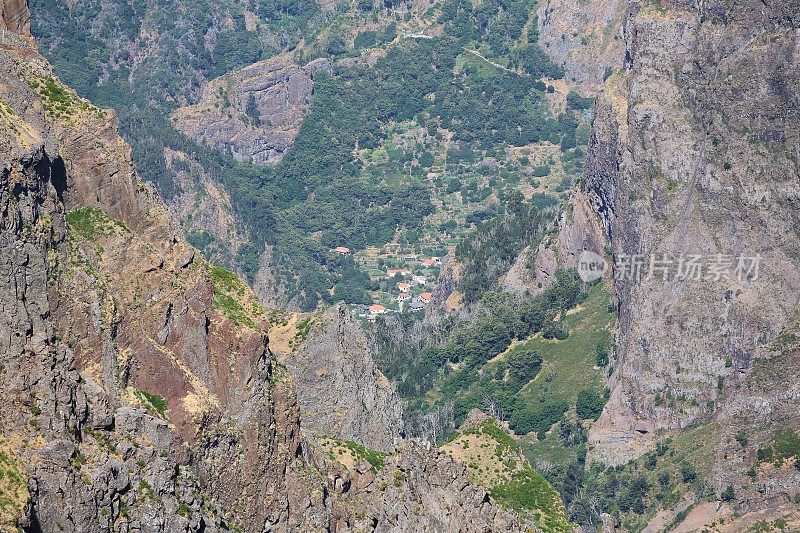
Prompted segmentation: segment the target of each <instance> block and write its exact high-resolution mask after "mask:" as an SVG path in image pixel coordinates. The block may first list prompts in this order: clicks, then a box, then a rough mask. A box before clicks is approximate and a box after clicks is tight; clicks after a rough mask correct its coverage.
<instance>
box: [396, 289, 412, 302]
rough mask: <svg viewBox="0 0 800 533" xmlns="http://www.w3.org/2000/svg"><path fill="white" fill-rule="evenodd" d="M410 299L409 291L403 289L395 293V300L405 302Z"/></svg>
mask: <svg viewBox="0 0 800 533" xmlns="http://www.w3.org/2000/svg"><path fill="white" fill-rule="evenodd" d="M410 299H411V293H410V292H405V291H403V292H401V293H400V294H398V295H397V301H398V302H407V301H409V300H410Z"/></svg>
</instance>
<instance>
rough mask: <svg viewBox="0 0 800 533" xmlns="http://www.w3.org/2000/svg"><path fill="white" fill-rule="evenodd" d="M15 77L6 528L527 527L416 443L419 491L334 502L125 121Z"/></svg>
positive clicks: (251, 306) (3, 321)
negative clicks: (137, 162) (124, 134)
mask: <svg viewBox="0 0 800 533" xmlns="http://www.w3.org/2000/svg"><path fill="white" fill-rule="evenodd" d="M11 4H13V3H7V2H0V6H1V7H2V8H3V9H2V12H4V13H5V12H8V10H7V7H6V6H7V5H11ZM14 5H16V4H14ZM23 31H24V30H23ZM0 70H2V72H4V76H3V77H2V79H0V213H2V224H1V225H0V240H1V241H2V246H0V284H2V286H0V308H2V311H3V312H2V313H0V317H2V318H0V336H2V339H3V341H2V344H1V345H0V346H2V349H0V377H1V378H2V380H3V383H4V386H3V387H2V388H0V406H1V407H2V408H0V428H2V436H1V437H0V471H2V473H3V475H2V476H0V493H2V499H0V502H1V504H0V530H8V529H15V528H16V527H21V528H22V529H23V530H25V531H58V530H64V531H87V532H90V531H131V530H141V531H170V532H171V531H218V530H230V529H231V528H233V527H234V526H235V527H238V528H241V529H242V530H244V531H263V530H281V531H285V530H297V529H300V530H303V531H317V530H329V529H330V528H331V526H332V524H333V523H336V524H337V527H338V528H339V529H347V528H349V527H351V526H353V525H357V524H360V525H359V527H358V529H359V530H388V529H391V528H392V527H393V526H392V524H395V523H396V520H397V517H398V516H401V515H403V516H406V517H407V518H405V520H406V523H411V522H412V521H413V522H414V523H416V524H418V526H419V527H420V528H421V529H423V530H430V531H432V530H437V529H441V525H442V524H448V527H453V528H456V529H459V528H460V529H463V528H465V527H470V526H469V525H470V524H486V526H485V528H484V529H491V528H492V527H494V526H493V524H495V522H496V524H501V523H502V524H504V525H503V529H505V526H506V525H508V526H509V527H519V526H514V524H518V519H517V518H516V517H515V516H514V515H513V514H507V513H503V512H501V511H500V510H499V508H498V507H497V505H496V504H494V503H493V502H492V501H491V499H490V498H489V497H488V496H487V495H486V493H485V492H483V491H481V490H480V489H478V488H476V487H473V486H471V485H469V484H468V483H467V482H466V481H463V479H462V478H460V477H459V476H457V475H455V476H451V475H450V474H449V472H450V471H449V470H447V468H452V467H449V466H447V464H444V465H443V466H442V468H444V470H443V472H444V474H442V475H439V474H438V473H437V471H436V470H434V466H433V465H442V459H441V458H439V456H438V455H437V454H436V453H435V452H431V451H427V452H424V451H421V452H413V449H414V445H413V444H412V445H410V446H411V450H412V451H411V452H409V453H410V455H407V454H406V453H404V452H403V451H402V450H401V451H399V452H398V453H396V454H395V455H394V456H393V459H392V460H391V461H395V462H397V463H398V465H400V466H398V468H403V469H404V471H407V472H409V474H408V475H409V477H410V478H411V479H414V480H415V482H414V485H413V486H410V485H407V492H404V493H403V494H398V495H397V496H396V497H393V498H390V497H388V496H384V495H382V494H383V493H382V492H381V491H374V493H373V494H370V493H371V492H372V489H370V490H368V491H367V494H368V495H367V496H365V497H361V498H356V497H355V495H354V494H352V493H350V492H349V491H348V490H337V489H336V483H335V476H334V472H331V471H329V470H328V465H326V464H325V463H324V462H318V461H316V459H315V457H314V455H313V453H311V452H310V451H309V447H308V446H307V444H306V443H305V442H304V441H303V440H302V438H301V432H300V418H299V409H298V405H297V402H296V400H295V395H294V389H293V385H292V383H291V381H290V379H289V376H288V373H287V372H286V370H285V369H284V368H283V367H281V366H280V365H278V364H277V363H276V361H275V360H274V358H273V356H272V354H271V353H270V351H269V349H268V345H267V327H268V322H267V320H266V318H265V316H264V312H263V309H262V308H261V306H260V304H259V303H258V301H257V300H256V298H255V297H254V295H253V294H252V293H251V292H250V290H249V289H248V288H247V287H246V286H245V285H244V283H243V282H242V281H241V280H239V279H238V278H237V277H235V276H234V275H232V274H231V273H229V272H227V271H225V270H222V269H219V268H216V267H213V266H211V265H209V264H208V263H206V262H205V260H204V259H203V258H202V257H201V256H200V255H199V254H197V253H196V252H195V250H194V249H193V248H192V247H191V246H189V245H188V244H187V242H186V241H185V240H184V238H183V236H182V234H181V232H180V231H179V230H178V228H177V226H176V225H175V224H174V222H173V221H172V219H171V217H170V215H169V212H168V210H167V209H166V207H165V206H164V205H163V204H162V203H161V201H160V200H159V199H158V198H157V197H156V196H155V195H154V193H153V192H152V190H151V188H150V187H149V186H146V185H144V184H143V183H142V182H141V181H140V180H139V178H138V177H137V176H136V174H135V173H134V172H133V167H132V165H131V152H130V149H129V147H128V146H127V145H126V144H125V143H124V142H123V141H122V140H121V139H120V138H119V136H118V135H117V132H116V120H115V117H114V115H113V114H112V113H111V112H109V111H105V110H101V109H98V108H96V107H94V106H92V105H91V104H90V103H89V102H88V101H85V100H82V99H80V98H79V97H77V95H76V94H75V93H74V92H73V91H71V90H70V89H69V88H67V87H66V86H64V85H63V84H62V83H61V82H60V81H59V80H58V79H57V78H55V77H54V76H53V74H52V70H51V68H50V66H49V65H48V64H47V63H46V62H45V61H44V60H43V59H42V58H41V57H40V56H38V54H36V53H35V52H32V51H30V50H28V49H27V48H15V47H0ZM445 461H446V460H445ZM401 463H402V464H401ZM391 464H394V463H391ZM448 464H449V463H448ZM393 470H396V469H392V470H387V471H386V473H385V474H383V475H393V474H391V473H390V472H391V471H393ZM398 479H399V477H398ZM454 480H455V483H454ZM462 481H463V482H462ZM400 485H402V483H401V484H400ZM426 486H431V487H435V490H433V489H431V490H430V491H428V490H427V489H425V488H424V487H426ZM348 487H349V485H348ZM398 488H400V487H399V486H398ZM340 489H341V486H340ZM393 490H394V489H393ZM379 494H381V495H380V496H379ZM406 494H417V496H415V498H416V501H419V502H424V503H425V505H426V506H430V508H431V509H438V512H437V513H433V512H432V513H429V514H423V515H422V516H419V515H418V514H416V513H417V510H418V508H415V509H411V508H410V507H407V503H408V501H409V500H407V499H406ZM404 513H405V514H404ZM366 516H369V517H370V519H369V520H365V519H364V517H366ZM501 516H502V517H505V518H503V520H505V521H504V522H497V521H496V520H495V522H492V521H491V520H489V521H487V518H484V517H501ZM497 520H500V518H497ZM498 527H499V526H498Z"/></svg>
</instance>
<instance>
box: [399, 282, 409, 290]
mask: <svg viewBox="0 0 800 533" xmlns="http://www.w3.org/2000/svg"><path fill="white" fill-rule="evenodd" d="M397 288H398V289H400V291H401V292H408V289H410V288H411V284H410V283H407V282H405V281H401V282H400V283H398V284H397Z"/></svg>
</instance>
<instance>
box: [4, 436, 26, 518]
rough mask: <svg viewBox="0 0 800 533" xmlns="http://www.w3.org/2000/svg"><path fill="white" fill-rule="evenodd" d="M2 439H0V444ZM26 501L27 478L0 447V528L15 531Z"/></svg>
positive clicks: (16, 462)
mask: <svg viewBox="0 0 800 533" xmlns="http://www.w3.org/2000/svg"><path fill="white" fill-rule="evenodd" d="M3 444H5V443H4V441H3V440H2V439H0V446H2V445H3ZM27 501H28V480H27V479H26V478H25V475H24V474H23V470H22V468H21V467H20V465H19V463H18V461H16V460H15V458H14V457H12V456H11V455H9V454H8V453H6V452H4V451H3V450H2V448H0V530H2V531H6V529H5V528H6V527H7V528H9V530H14V531H16V519H17V518H19V517H20V516H21V515H22V511H23V509H24V507H25V504H26V503H27Z"/></svg>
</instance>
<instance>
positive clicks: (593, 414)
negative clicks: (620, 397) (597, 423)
mask: <svg viewBox="0 0 800 533" xmlns="http://www.w3.org/2000/svg"><path fill="white" fill-rule="evenodd" d="M605 403H606V402H605V398H603V397H602V396H601V395H600V394H598V393H597V392H596V391H594V390H593V389H584V390H582V391H580V392H579V393H578V399H577V401H576V403H575V411H576V412H577V414H578V417H579V418H581V419H586V418H591V419H592V420H597V418H598V417H599V416H600V414H601V413H602V412H603V406H605Z"/></svg>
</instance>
